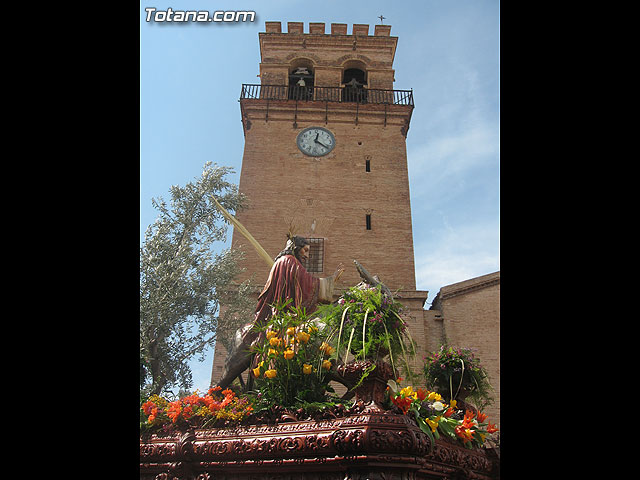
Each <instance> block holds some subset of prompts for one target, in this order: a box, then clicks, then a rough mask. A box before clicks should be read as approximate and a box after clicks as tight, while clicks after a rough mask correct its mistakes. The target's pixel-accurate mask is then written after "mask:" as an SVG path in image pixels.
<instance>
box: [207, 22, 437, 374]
mask: <svg viewBox="0 0 640 480" xmlns="http://www.w3.org/2000/svg"><path fill="white" fill-rule="evenodd" d="M303 27H304V25H303V23H302V22H289V23H288V24H287V30H288V31H287V32H286V33H284V32H282V26H281V23H280V22H266V28H265V31H264V32H261V33H259V34H258V39H259V45H260V56H261V62H260V65H259V67H260V75H259V77H260V84H244V85H242V90H241V94H240V112H241V121H242V127H243V130H244V137H245V145H244V154H243V160H242V169H241V172H240V183H239V190H240V191H241V192H242V193H243V194H245V195H246V196H247V197H248V200H249V208H248V209H247V210H245V211H243V212H240V213H239V214H238V215H237V218H238V220H239V221H240V222H241V223H242V224H243V225H244V226H245V227H246V228H247V230H249V232H251V234H252V235H253V236H254V237H255V238H256V240H257V241H258V242H259V243H260V244H261V245H262V246H263V247H264V249H265V250H266V251H267V252H268V253H269V254H270V255H271V256H272V257H275V256H276V255H277V254H278V252H280V251H281V250H282V248H283V247H284V244H285V242H286V235H287V232H288V231H289V230H290V229H292V230H293V233H295V234H296V235H300V236H304V237H306V238H307V239H309V242H310V244H311V252H310V258H309V263H308V265H307V270H308V271H309V272H312V273H314V274H317V275H318V276H327V275H330V274H331V273H333V271H334V270H335V269H336V266H337V265H338V264H339V263H340V262H342V263H344V264H345V265H346V266H347V269H346V270H345V272H344V274H343V275H342V277H341V278H340V281H339V283H338V285H337V289H336V290H337V291H338V292H340V291H342V290H344V289H346V288H348V287H350V286H352V285H355V284H357V283H358V282H359V281H360V277H359V275H358V272H357V271H356V269H355V268H350V267H349V265H352V263H351V261H352V260H353V259H356V260H358V261H359V262H360V263H361V264H362V265H364V266H365V267H366V268H367V270H368V271H370V272H371V273H372V274H377V275H378V276H379V277H380V279H381V280H382V281H383V282H384V283H385V284H386V285H387V286H388V287H389V288H390V289H391V290H392V291H399V295H401V296H402V300H401V301H402V303H403V304H404V305H405V307H407V308H408V310H409V312H411V311H412V309H415V310H416V311H417V310H419V311H420V312H419V315H417V316H416V317H415V319H416V320H415V324H416V326H415V328H416V331H415V336H414V338H421V337H423V336H424V329H423V327H422V326H421V325H422V306H423V304H424V302H425V300H426V298H427V294H428V292H425V291H416V290H415V288H416V281H415V267H414V252H413V234H412V227H411V206H410V200H409V179H408V171H407V153H406V137H407V133H408V131H409V124H410V121H411V114H412V112H413V108H414V101H413V92H412V90H398V89H395V87H394V80H395V79H394V75H395V71H394V69H393V60H394V56H395V52H396V46H397V43H398V38H397V37H392V36H391V35H390V32H391V26H389V25H376V26H375V29H374V32H373V35H369V26H368V25H363V24H355V25H353V26H352V30H351V33H347V27H348V26H347V25H346V24H340V23H332V24H331V27H330V33H326V31H325V24H324V23H310V24H309V31H308V33H305V32H304V28H303ZM232 244H233V246H234V247H240V248H243V249H244V250H245V260H244V263H243V264H242V266H243V267H244V268H245V269H246V271H245V273H244V274H243V275H242V276H241V277H239V278H238V279H237V280H238V281H242V280H244V279H246V278H248V277H250V276H251V275H254V279H255V283H256V284H258V287H257V288H258V290H259V289H260V288H261V287H262V285H263V284H264V281H265V280H266V279H267V276H268V273H269V267H268V266H267V265H266V263H265V262H264V261H263V259H262V258H260V257H258V256H257V255H256V254H255V253H254V251H253V248H252V247H251V246H250V245H248V242H247V241H246V240H245V238H244V237H243V236H242V235H241V234H240V233H239V232H235V231H234V234H233V239H232ZM257 294H258V291H256V297H257ZM408 320H409V321H410V322H411V318H408ZM246 321H247V322H249V321H251V319H246ZM410 325H411V323H410ZM421 328H422V330H420V329H421ZM418 330H420V331H418ZM413 333H414V332H412V334H413ZM418 347H420V345H418ZM225 356H226V352H224V349H223V347H222V345H216V353H215V359H214V367H213V372H212V381H214V382H215V380H216V379H218V378H220V375H221V373H222V369H223V365H224V358H225ZM420 358H421V357H420Z"/></svg>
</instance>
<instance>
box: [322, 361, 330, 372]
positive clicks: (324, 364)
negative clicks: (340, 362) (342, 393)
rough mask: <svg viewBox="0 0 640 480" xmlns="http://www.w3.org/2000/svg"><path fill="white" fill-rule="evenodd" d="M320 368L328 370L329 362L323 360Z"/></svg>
mask: <svg viewBox="0 0 640 480" xmlns="http://www.w3.org/2000/svg"><path fill="white" fill-rule="evenodd" d="M322 368H324V369H325V370H330V369H331V362H330V361H329V360H325V361H324V362H322Z"/></svg>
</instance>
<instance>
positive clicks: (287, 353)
mask: <svg viewBox="0 0 640 480" xmlns="http://www.w3.org/2000/svg"><path fill="white" fill-rule="evenodd" d="M293 355H294V353H293V350H291V349H289V350H285V351H284V359H285V360H291V359H292V358H293Z"/></svg>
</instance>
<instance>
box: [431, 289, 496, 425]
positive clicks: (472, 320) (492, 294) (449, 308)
mask: <svg viewBox="0 0 640 480" xmlns="http://www.w3.org/2000/svg"><path fill="white" fill-rule="evenodd" d="M440 308H441V313H442V317H443V318H444V327H445V331H446V335H447V339H448V341H449V344H450V345H454V346H458V347H468V348H473V349H476V350H477V351H476V352H474V353H475V354H476V356H478V357H479V358H480V361H481V363H482V364H483V365H484V366H485V368H486V369H487V371H488V374H489V381H490V383H491V386H492V387H493V389H494V391H493V396H494V400H495V401H494V404H493V405H491V406H490V407H488V408H487V409H486V413H487V414H488V415H489V418H490V419H492V422H494V423H496V422H498V426H499V422H500V283H497V284H494V285H491V286H489V287H485V288H481V289H477V290H473V291H469V292H466V293H464V294H461V295H455V296H452V297H450V298H446V297H445V299H444V300H442V302H441V304H440ZM438 347H439V346H438Z"/></svg>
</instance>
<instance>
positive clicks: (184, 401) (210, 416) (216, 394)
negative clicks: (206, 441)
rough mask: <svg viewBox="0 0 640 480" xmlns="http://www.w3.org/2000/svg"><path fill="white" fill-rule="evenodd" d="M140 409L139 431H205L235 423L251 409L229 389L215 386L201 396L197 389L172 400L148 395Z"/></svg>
mask: <svg viewBox="0 0 640 480" xmlns="http://www.w3.org/2000/svg"><path fill="white" fill-rule="evenodd" d="M140 410H141V412H140V413H141V422H140V429H141V431H143V432H150V431H157V430H162V431H165V432H170V431H172V430H174V429H176V428H178V429H179V428H183V427H189V426H193V427H196V428H205V427H214V426H227V425H232V424H236V423H239V422H241V421H242V420H243V419H244V418H245V417H247V415H249V414H251V412H252V411H253V406H252V405H251V402H250V400H249V398H247V397H243V398H239V397H237V396H236V394H235V392H233V391H232V390H230V389H226V390H222V389H221V388H220V387H214V388H210V389H209V390H208V392H207V394H206V395H204V396H200V395H199V391H198V390H196V391H195V392H193V393H192V394H191V395H187V396H184V397H182V398H180V399H178V400H175V401H169V400H167V399H165V398H163V397H161V396H159V395H151V396H150V397H149V398H148V399H147V400H146V401H145V402H144V403H143V404H142V406H141V407H140Z"/></svg>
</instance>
